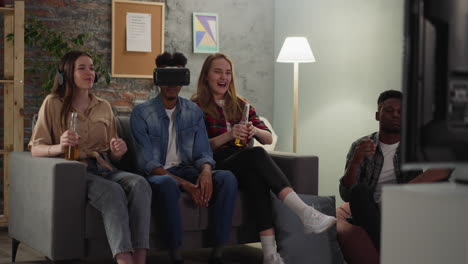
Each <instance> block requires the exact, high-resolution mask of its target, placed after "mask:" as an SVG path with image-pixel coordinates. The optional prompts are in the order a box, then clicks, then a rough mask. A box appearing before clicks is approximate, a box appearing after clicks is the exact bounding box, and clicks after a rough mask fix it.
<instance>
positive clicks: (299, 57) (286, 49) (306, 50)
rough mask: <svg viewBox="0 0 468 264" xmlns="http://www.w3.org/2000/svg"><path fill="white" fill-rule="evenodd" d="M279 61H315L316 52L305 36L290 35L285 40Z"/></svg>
mask: <svg viewBox="0 0 468 264" xmlns="http://www.w3.org/2000/svg"><path fill="white" fill-rule="evenodd" d="M276 61H277V62H299V63H301V62H315V57H314V54H312V50H311V49H310V46H309V42H308V41H307V38H305V37H288V38H286V39H285V40H284V43H283V46H282V47H281V51H280V53H279V55H278V58H277V59H276Z"/></svg>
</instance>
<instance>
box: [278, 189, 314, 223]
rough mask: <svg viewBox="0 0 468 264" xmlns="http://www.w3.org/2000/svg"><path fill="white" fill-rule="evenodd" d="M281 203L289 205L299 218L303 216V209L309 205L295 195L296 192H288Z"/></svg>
mask: <svg viewBox="0 0 468 264" xmlns="http://www.w3.org/2000/svg"><path fill="white" fill-rule="evenodd" d="M283 203H284V204H285V205H286V206H287V207H289V208H290V209H291V210H293V212H294V213H295V214H296V215H297V216H299V218H300V219H301V220H304V219H302V218H303V217H304V211H305V209H307V207H309V206H308V205H307V204H306V203H304V202H303V201H302V200H301V198H299V196H297V193H296V192H290V193H288V195H286V197H285V198H284V200H283Z"/></svg>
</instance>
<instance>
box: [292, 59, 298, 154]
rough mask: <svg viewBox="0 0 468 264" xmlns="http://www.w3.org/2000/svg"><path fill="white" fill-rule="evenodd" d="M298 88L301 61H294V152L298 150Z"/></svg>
mask: <svg viewBox="0 0 468 264" xmlns="http://www.w3.org/2000/svg"><path fill="white" fill-rule="evenodd" d="M298 90H299V63H298V62H294V92H293V93H294V99H293V103H294V121H293V152H294V153H296V152H297V112H298V111H297V108H298V104H299V103H298Z"/></svg>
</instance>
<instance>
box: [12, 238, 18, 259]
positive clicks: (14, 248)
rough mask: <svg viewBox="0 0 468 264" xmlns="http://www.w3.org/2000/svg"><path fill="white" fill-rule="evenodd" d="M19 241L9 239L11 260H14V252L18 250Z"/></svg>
mask: <svg viewBox="0 0 468 264" xmlns="http://www.w3.org/2000/svg"><path fill="white" fill-rule="evenodd" d="M19 244H20V242H19V241H18V240H16V239H14V238H12V239H11V262H15V261H16V252H18V246H19Z"/></svg>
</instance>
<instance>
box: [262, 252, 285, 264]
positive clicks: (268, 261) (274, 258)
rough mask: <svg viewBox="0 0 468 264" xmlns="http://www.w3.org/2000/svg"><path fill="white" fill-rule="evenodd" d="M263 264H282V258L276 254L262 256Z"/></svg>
mask: <svg viewBox="0 0 468 264" xmlns="http://www.w3.org/2000/svg"><path fill="white" fill-rule="evenodd" d="M263 264H284V260H283V258H282V257H281V256H280V254H279V253H278V252H276V253H275V254H271V255H268V256H266V257H265V256H263Z"/></svg>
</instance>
